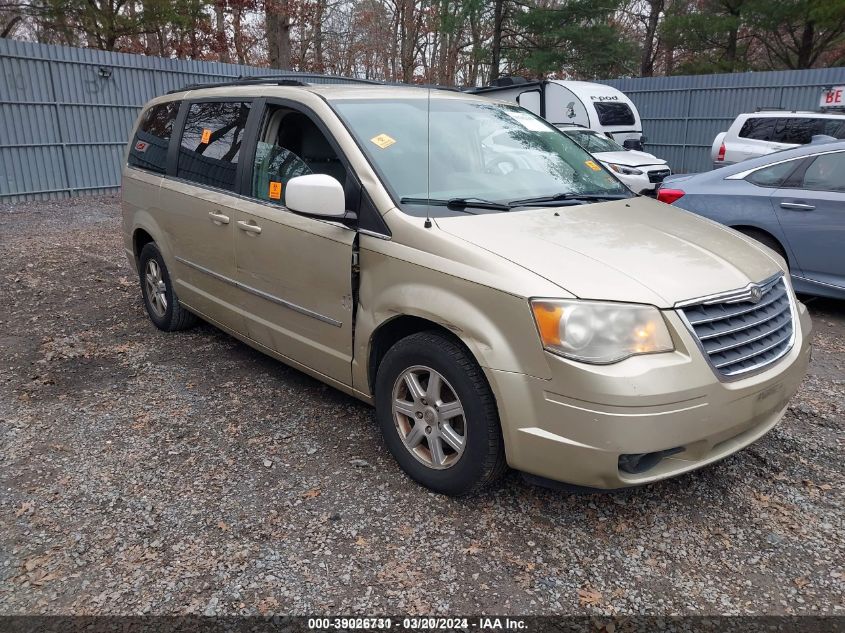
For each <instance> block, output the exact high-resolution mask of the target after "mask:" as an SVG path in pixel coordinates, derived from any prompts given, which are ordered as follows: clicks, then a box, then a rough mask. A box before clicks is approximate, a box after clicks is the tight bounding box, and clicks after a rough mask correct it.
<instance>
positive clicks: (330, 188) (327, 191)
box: [285, 174, 346, 218]
mask: <svg viewBox="0 0 845 633" xmlns="http://www.w3.org/2000/svg"><path fill="white" fill-rule="evenodd" d="M285 206H286V207H287V208H288V209H290V210H291V211H296V212H298V213H306V214H308V215H319V216H324V217H327V218H341V217H343V216H345V215H346V197H345V196H344V194H343V185H341V184H340V183H339V182H338V181H337V180H336V179H335V178H332V177H331V176H327V175H326V174H308V175H307V176H297V177H296V178H291V179H290V180H289V181H288V184H287V191H286V192H285Z"/></svg>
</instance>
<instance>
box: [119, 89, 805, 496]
mask: <svg viewBox="0 0 845 633" xmlns="http://www.w3.org/2000/svg"><path fill="white" fill-rule="evenodd" d="M259 81H261V80H255V79H253V80H250V81H249V82H238V83H236V84H226V85H221V86H218V87H209V88H193V89H190V90H186V91H181V92H176V93H174V94H170V95H167V96H164V97H160V98H157V99H154V100H153V101H151V102H150V103H149V104H148V105H147V106H146V107H145V108H144V109H143V111H142V113H141V115H140V118H139V120H138V123H137V124H136V127H135V129H134V130H133V132H132V140H131V141H130V143H129V147H128V151H127V156H126V164H125V165H124V168H123V189H122V196H123V235H124V245H125V249H126V255H127V257H128V259H129V262H130V263H131V265H132V266H133V267H135V268H136V269H137V271H138V274H139V280H140V285H141V293H142V296H143V301H144V305H145V307H146V311H147V313H148V315H149V317H150V319H151V320H152V322H153V324H154V325H155V326H156V327H158V328H160V329H162V330H165V331H175V330H180V329H183V328H186V327H188V326H190V325H191V324H192V323H193V322H194V321H195V320H196V318H197V317H199V318H202V319H205V320H207V321H208V322H210V323H213V324H214V325H216V326H217V327H220V328H222V329H223V330H225V331H226V332H229V333H230V334H232V335H233V336H235V337H237V338H238V339H240V340H242V341H244V342H245V343H246V344H248V345H250V346H253V347H255V348H256V349H258V350H260V351H262V352H264V353H267V354H269V355H270V356H273V357H274V358H277V359H279V360H281V361H282V362H284V363H287V364H289V365H291V366H293V367H295V368H298V369H300V370H302V371H304V372H306V373H308V374H310V375H311V376H314V377H315V378H317V379H319V380H322V381H324V382H326V383H327V384H329V385H332V386H334V387H336V388H338V389H340V390H341V391H344V392H346V393H348V394H350V395H352V396H354V397H356V398H359V399H361V400H363V401H365V402H368V403H371V404H374V405H375V408H376V418H377V420H378V423H379V425H380V427H381V431H382V433H383V436H384V441H385V443H386V445H387V447H388V448H389V450H390V452H391V453H392V454H393V456H394V457H395V458H396V461H397V462H398V463H399V465H400V466H401V467H402V468H403V469H404V471H405V472H406V473H407V474H408V475H409V476H410V477H412V478H413V479H415V480H416V481H418V482H420V483H422V484H424V485H426V486H428V487H429V488H431V489H432V490H435V491H438V492H441V493H447V494H453V495H460V494H467V493H470V492H472V491H474V490H477V489H478V488H479V487H480V486H482V485H484V484H486V483H489V482H491V481H493V480H494V479H495V478H496V477H497V476H498V475H500V474H501V473H502V472H503V470H504V468H505V466H506V464H509V465H510V466H512V467H513V468H516V469H519V470H522V471H525V472H527V473H531V474H533V475H535V476H537V477H541V478H545V479H552V480H557V481H565V482H569V483H571V484H576V485H581V486H589V487H597V488H618V487H625V486H633V485H638V484H644V483H648V482H652V481H656V480H659V479H663V478H666V477H671V476H674V475H678V474H680V473H684V472H687V471H690V470H692V469H695V468H699V467H701V466H704V465H706V464H710V463H712V462H715V461H717V460H720V459H722V458H723V457H725V456H726V455H729V454H731V453H733V452H735V451H737V450H739V449H741V448H743V447H744V446H746V445H748V444H750V443H751V442H753V441H755V440H756V439H758V438H759V437H760V436H762V435H763V434H765V433H766V432H768V431H769V430H770V429H771V428H772V427H773V426H774V425H775V424H777V422H778V420H779V419H780V418H781V415H782V414H783V412H784V410H785V408H786V406H787V402H788V400H789V398H790V397H791V396H792V395H793V394H794V393H795V391H796V389H797V388H798V385H799V384H800V383H801V381H802V380H803V377H804V375H805V371H806V368H807V362H808V357H809V349H810V343H809V341H810V330H811V323H810V319H809V316H808V313H807V310H806V308H805V307H804V306H803V305H802V304H801V303H800V302H799V301H797V300H796V298H795V295H794V293H793V291H792V287H791V283H790V281H789V277H788V275H785V272H786V269H785V267H784V265H783V262H782V260H780V259H779V258H778V257H777V256H775V255H774V254H772V253H771V252H769V251H768V250H766V249H763V248H761V247H759V246H757V245H755V244H754V243H753V242H750V241H748V240H746V239H744V238H742V237H741V236H739V235H738V234H737V233H735V232H734V231H731V230H729V229H726V228H724V227H720V226H718V225H716V224H715V223H712V222H710V221H707V220H704V219H702V218H699V217H696V216H695V215H693V214H690V213H687V212H685V211H681V210H679V209H677V210H676V209H673V208H671V207H667V206H666V205H662V204H660V203H658V202H657V201H654V200H650V199H647V198H642V197H637V196H635V195H633V194H632V193H631V192H630V191H629V190H628V189H627V188H625V187H624V186H623V185H622V184H621V183H620V182H619V181H618V180H617V179H616V178H614V177H613V176H612V175H611V174H610V173H609V172H608V171H607V170H606V169H605V168H604V167H602V166H601V165H600V164H599V163H597V162H596V161H595V160H594V159H593V157H592V156H591V155H590V154H588V153H587V152H586V151H585V150H584V149H582V148H581V147H580V146H579V145H578V144H576V143H575V142H573V141H572V140H571V139H569V138H568V137H567V136H565V135H563V134H560V133H559V132H558V131H557V130H556V129H555V128H554V127H552V126H551V125H550V124H549V123H547V122H546V121H544V120H543V119H541V118H540V117H537V116H535V115H533V114H531V113H530V112H527V111H525V110H524V109H522V108H519V107H518V106H516V105H515V104H509V103H504V102H493V101H490V100H489V99H486V98H483V97H480V96H477V95H466V94H461V93H456V92H449V91H436V90H431V91H429V90H425V89H421V88H413V87H395V86H394V87H391V86H383V87H379V86H370V85H368V86H357V85H346V86H340V85H335V86H331V85H315V86H311V85H306V84H299V85H291V84H294V83H295V82H292V81H291V80H285V81H283V82H282V83H284V84H285V85H278V81H276V82H275V83H274V82H272V81H270V80H267V81H266V82H263V83H259ZM238 84H240V85H238ZM499 130H505V131H507V133H508V134H510V135H511V137H512V138H513V139H514V140H515V141H518V145H519V147H518V148H516V149H517V153H518V156H517V157H516V158H515V159H514V161H515V162H516V163H517V164H520V165H524V166H522V167H520V168H518V169H514V170H512V171H510V172H509V173H504V172H503V171H502V170H498V169H496V165H498V164H499V163H500V162H501V161H503V160H504V161H507V159H508V157H507V155H506V154H504V153H503V152H501V151H498V150H497V151H493V150H490V149H489V148H487V147H486V146H485V145H484V143H483V142H482V141H483V139H485V138H487V137H489V136H490V135H491V134H492V133H494V132H496V131H499ZM151 136H152V137H156V139H158V140H157V141H156V142H155V143H154V142H153V141H152V139H151ZM142 138H143V139H145V140H143V141H142V143H141V144H140V145H139V143H138V140H139V139H142ZM160 144H162V145H163V144H166V145H167V148H168V151H167V152H157V153H155V154H154V155H150V154H148V153H147V151H148V150H147V148H148V147H149V146H153V145H155V146H159V145H160ZM529 155H530V159H529V160H526V161H525V162H524V163H523V162H521V159H523V158H525V157H526V156H529ZM759 297H764V299H763V300H762V301H760V299H759ZM162 340H164V339H162ZM163 344H166V343H163ZM207 378H208V380H211V381H213V379H214V377H213V376H208V377H207ZM327 423H328V421H326V420H321V421H318V420H314V421H313V424H314V433H319V425H321V424H327ZM331 423H334V424H344V421H343V420H341V419H338V420H333V421H332V422H331ZM351 428H352V427H351V426H350V429H351ZM350 432H352V431H350ZM339 450H342V448H341V449H339ZM329 453H331V451H329Z"/></svg>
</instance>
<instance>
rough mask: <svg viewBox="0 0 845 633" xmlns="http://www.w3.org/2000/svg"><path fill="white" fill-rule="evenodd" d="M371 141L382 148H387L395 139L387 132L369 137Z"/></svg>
mask: <svg viewBox="0 0 845 633" xmlns="http://www.w3.org/2000/svg"><path fill="white" fill-rule="evenodd" d="M370 142H371V143H375V144H376V145H378V146H379V147H380V148H382V149H387V148H388V147H390V146H391V145H393V144H394V143H395V142H396V139H395V138H393V137H392V136H388V135H387V134H379V135H378V136H374V137H373V138H371V139H370Z"/></svg>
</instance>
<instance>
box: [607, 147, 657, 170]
mask: <svg viewBox="0 0 845 633" xmlns="http://www.w3.org/2000/svg"><path fill="white" fill-rule="evenodd" d="M593 156H595V157H596V158H598V159H599V160H600V161H601V162H603V163H615V164H616V165H625V166H626V167H639V166H641V165H666V161H665V160H663V159H662V158H657V156H652V155H651V154H649V153H647V152H638V151H636V150H620V151H618V152H595V153H594V154H593Z"/></svg>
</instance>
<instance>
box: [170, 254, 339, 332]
mask: <svg viewBox="0 0 845 633" xmlns="http://www.w3.org/2000/svg"><path fill="white" fill-rule="evenodd" d="M175 259H176V261H177V262H179V263H181V264H185V266H190V267H191V268H194V269H196V270H198V271H200V272H201V273H205V274H206V275H208V276H210V277H214V278H215V279H217V280H219V281H222V282H223V283H227V284H229V285H231V286H234V287H235V288H239V289H240V290H244V291H245V292H249V293H250V294H254V295H255V296H256V297H261V298H262V299H266V300H267V301H272V302H273V303H277V304H278V305H280V306H283V307H285V308H288V309H289V310H293V311H294V312H299V313H300V314H304V315H305V316H309V317H311V318H312V319H317V320H318V321H322V322H323V323H328V324H329V325H333V326H334V327H342V326H343V322H342V321H338V320H337V319H333V318H331V317H328V316H326V315H325V314H320V313H319V312H314V311H313V310H309V309H308V308H304V307H302V306H301V305H297V304H295V303H291V302H290V301H285V300H284V299H281V298H279V297H277V296H275V295H271V294H270V293H267V292H264V291H263V290H259V289H258V288H253V287H252V286H248V285H246V284H244V283H241V282H240V281H237V280H235V279H232V278H230V277H226V276H225V275H221V274H220V273H216V272H214V271H213V270H210V269H208V268H206V267H205V266H200V265H199V264H195V263H194V262H192V261H188V260H187V259H185V258H183V257H179V256H175Z"/></svg>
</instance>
